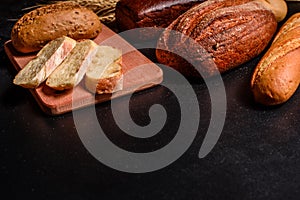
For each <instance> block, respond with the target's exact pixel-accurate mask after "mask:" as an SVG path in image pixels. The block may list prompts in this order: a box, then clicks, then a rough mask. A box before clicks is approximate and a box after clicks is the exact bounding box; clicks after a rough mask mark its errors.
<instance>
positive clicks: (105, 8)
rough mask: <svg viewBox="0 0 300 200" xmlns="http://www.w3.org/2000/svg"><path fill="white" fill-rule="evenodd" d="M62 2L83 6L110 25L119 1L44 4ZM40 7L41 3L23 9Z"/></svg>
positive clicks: (100, 0)
mask: <svg viewBox="0 0 300 200" xmlns="http://www.w3.org/2000/svg"><path fill="white" fill-rule="evenodd" d="M62 1H71V2H75V3H78V4H79V5H81V6H85V7H87V8H89V9H91V10H93V11H94V12H95V13H96V14H97V15H98V16H99V19H100V21H101V22H103V23H111V22H113V21H114V20H115V8H116V4H117V2H118V1H119V0H57V1H56V0H54V1H47V2H46V3H45V4H51V3H59V2H62ZM42 5H43V3H42V4H38V5H36V6H34V7H30V8H25V9H32V8H35V7H39V6H42ZM25 9H24V10H25Z"/></svg>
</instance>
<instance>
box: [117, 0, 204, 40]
mask: <svg viewBox="0 0 300 200" xmlns="http://www.w3.org/2000/svg"><path fill="white" fill-rule="evenodd" d="M203 1H205V0H148V1H141V0H120V1H119V2H118V3H117V5H116V11H115V12H116V22H117V25H118V27H119V29H120V30H121V31H125V30H129V29H134V28H143V27H159V28H165V27H167V26H168V25H169V24H170V23H171V22H173V21H174V20H175V19H176V18H177V17H178V16H179V15H181V14H182V13H184V12H185V11H187V10H188V9H189V8H191V7H192V6H194V5H196V4H199V3H200V2H203ZM138 34H140V35H138V36H139V38H140V39H145V40H146V39H152V38H153V37H155V36H157V35H158V34H159V32H156V31H155V30H153V32H151V33H149V31H146V32H141V33H138Z"/></svg>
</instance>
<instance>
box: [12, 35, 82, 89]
mask: <svg viewBox="0 0 300 200" xmlns="http://www.w3.org/2000/svg"><path fill="white" fill-rule="evenodd" d="M75 45H76V41H75V40H73V39H72V38H69V37H66V36H63V37H59V38H57V39H55V40H52V41H50V42H49V43H47V44H46V45H45V46H44V47H43V48H42V49H41V50H40V51H39V52H38V54H37V56H36V57H35V58H34V59H32V60H31V61H29V63H27V64H26V65H25V67H24V68H23V69H22V70H20V71H19V72H18V74H17V75H16V76H15V78H14V80H13V83H14V84H16V85H20V86H22V87H24V88H36V87H38V86H39V85H40V84H41V83H42V82H44V81H45V80H46V79H47V78H48V76H49V75H50V74H51V73H52V72H53V71H54V70H55V68H56V67H57V66H58V65H59V64H60V63H61V62H62V61H63V60H64V59H65V58H66V57H67V55H68V54H69V53H70V52H71V50H72V49H73V48H74V47H75Z"/></svg>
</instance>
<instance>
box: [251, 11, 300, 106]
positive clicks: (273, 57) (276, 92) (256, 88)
mask: <svg viewBox="0 0 300 200" xmlns="http://www.w3.org/2000/svg"><path fill="white" fill-rule="evenodd" d="M299 33H300V13H296V14H294V15H292V16H291V17H290V18H289V19H288V20H287V21H286V22H285V23H284V24H283V26H282V27H281V28H280V30H279V31H278V33H277V35H276V36H275V38H274V40H273V42H272V44H271V46H270V48H269V49H268V51H267V52H266V54H265V55H264V56H263V57H262V59H261V60H260V61H259V63H258V65H257V66H256V68H255V70H254V73H253V75H252V79H251V89H252V92H253V96H254V99H255V101H256V102H258V103H261V104H263V105H279V104H282V103H284V102H286V101H287V100H288V99H290V98H291V96H292V95H293V94H294V93H295V91H296V90H297V88H298V86H299V84H300V36H299Z"/></svg>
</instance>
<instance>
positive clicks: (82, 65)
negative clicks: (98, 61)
mask: <svg viewBox="0 0 300 200" xmlns="http://www.w3.org/2000/svg"><path fill="white" fill-rule="evenodd" d="M97 46H98V45H97V44H96V43H95V42H94V41H92V40H90V39H86V40H82V41H80V42H77V44H76V46H75V47H74V48H73V50H72V51H71V52H70V54H69V55H68V56H67V57H66V59H65V60H64V61H63V62H62V63H61V64H60V65H59V66H58V67H57V68H56V69H55V70H54V71H53V73H52V74H51V75H50V76H49V77H48V79H47V80H46V85H48V86H49V87H51V88H53V89H55V90H66V89H71V88H73V87H75V86H76V85H78V84H79V83H80V81H81V80H82V79H83V77H84V74H85V72H86V69H87V67H88V66H89V64H90V63H91V61H92V58H93V56H94V54H95V50H96V47H97Z"/></svg>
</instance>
